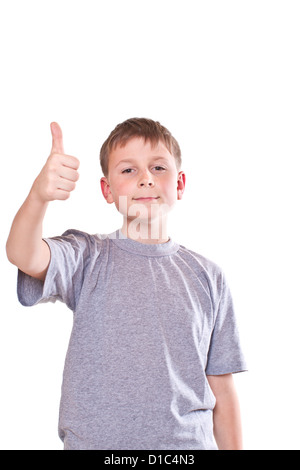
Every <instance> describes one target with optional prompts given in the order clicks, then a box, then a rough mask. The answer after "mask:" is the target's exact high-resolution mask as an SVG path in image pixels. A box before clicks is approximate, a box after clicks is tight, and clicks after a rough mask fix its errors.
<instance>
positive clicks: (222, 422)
mask: <svg viewBox="0 0 300 470" xmlns="http://www.w3.org/2000/svg"><path fill="white" fill-rule="evenodd" d="M207 378H208V381H209V384H210V386H211V388H212V391H213V393H214V395H215V397H216V406H215V408H214V411H213V424H214V436H215V440H216V443H217V445H218V448H219V450H242V447H243V442H242V424H241V414H240V406H239V400H238V396H237V393H236V390H235V386H234V381H233V377H232V375H231V374H227V375H223V376H208V377H207Z"/></svg>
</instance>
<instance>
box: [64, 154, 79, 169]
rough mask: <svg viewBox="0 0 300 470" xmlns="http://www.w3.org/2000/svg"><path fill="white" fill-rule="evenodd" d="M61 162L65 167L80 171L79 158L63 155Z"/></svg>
mask: <svg viewBox="0 0 300 470" xmlns="http://www.w3.org/2000/svg"><path fill="white" fill-rule="evenodd" d="M60 161H61V164H62V165H63V166H66V167H67V168H73V170H78V168H79V165H80V161H79V160H78V158H76V157H72V155H62V157H61V159H60Z"/></svg>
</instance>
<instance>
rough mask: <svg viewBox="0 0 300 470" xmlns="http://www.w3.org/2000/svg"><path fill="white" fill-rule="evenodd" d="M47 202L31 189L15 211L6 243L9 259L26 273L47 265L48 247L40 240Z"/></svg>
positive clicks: (38, 270) (35, 273) (40, 269)
mask: <svg viewBox="0 0 300 470" xmlns="http://www.w3.org/2000/svg"><path fill="white" fill-rule="evenodd" d="M47 207H48V202H45V201H41V200H40V199H39V198H38V197H35V194H34V191H33V190H31V191H30V193H29V195H28V197H27V198H26V200H25V202H24V203H23V205H22V206H21V208H20V209H19V211H18V212H17V214H16V216H15V218H14V221H13V223H12V227H11V230H10V234H9V237H8V240H7V243H6V252H7V257H8V259H9V261H10V262H11V263H13V264H15V265H16V266H17V267H18V268H19V269H21V270H22V271H24V272H26V273H27V274H31V275H36V276H37V277H38V276H39V274H41V276H42V277H43V274H42V273H43V272H44V270H45V269H46V268H47V266H48V262H49V259H50V253H49V248H48V246H47V245H46V243H45V242H44V241H43V240H42V236H43V220H44V217H45V213H46V210H47Z"/></svg>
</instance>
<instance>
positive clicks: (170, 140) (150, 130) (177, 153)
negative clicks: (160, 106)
mask: <svg viewBox="0 0 300 470" xmlns="http://www.w3.org/2000/svg"><path fill="white" fill-rule="evenodd" d="M133 137H143V138H144V139H145V142H147V141H148V140H149V141H150V142H151V144H152V145H153V146H154V145H157V144H158V142H159V141H161V142H162V143H163V144H164V145H165V146H166V148H167V149H168V151H169V152H170V153H171V154H172V155H173V157H174V158H175V162H176V166H177V169H180V167H181V150H180V147H179V144H178V142H177V140H176V139H175V138H174V137H173V136H172V134H171V132H169V131H168V129H166V128H165V127H164V126H162V125H161V124H160V123H159V122H158V121H152V119H146V118H132V119H127V121H124V122H122V123H121V124H118V125H117V126H116V127H115V129H114V130H113V131H112V132H111V133H110V135H109V136H108V138H107V139H106V141H105V142H104V144H103V145H102V147H101V150H100V163H101V168H102V171H103V174H104V176H108V158H109V154H110V152H111V151H112V150H113V149H114V148H115V147H117V145H120V147H124V146H125V145H126V143H127V142H128V141H129V140H130V139H132V138H133Z"/></svg>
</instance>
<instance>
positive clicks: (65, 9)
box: [0, 0, 300, 449]
mask: <svg viewBox="0 0 300 470" xmlns="http://www.w3.org/2000/svg"><path fill="white" fill-rule="evenodd" d="M0 5H1V6H0V44H1V59H0V60H1V62H0V65H1V76H0V80H1V88H0V93H1V96H0V98H1V100H0V102H1V105H0V107H1V110H0V113H1V115H0V119H1V122H0V133H1V139H0V149H1V168H2V171H1V185H0V191H1V233H0V236H1V252H0V258H1V260H0V269H1V284H0V285H1V315H0V322H1V324H0V348H1V350H0V358H1V359H0V360H1V376H0V380H1V387H0V393H1V400H0V433H1V436H0V448H1V449H61V448H62V443H61V441H60V440H59V438H58V436H57V420H58V406H59V399H60V386H61V377H62V370H63V364H64V357H65V352H66V348H67V344H68V340H69V334H70V329H71V325H72V312H71V311H69V310H68V309H67V307H65V306H64V305H63V304H59V303H56V304H55V305H53V304H50V305H48V304H46V305H40V306H36V307H33V308H31V309H29V308H27V309H26V308H24V307H22V306H21V305H20V304H19V303H18V301H17V297H16V268H15V267H14V266H12V265H10V264H9V262H8V261H7V259H6V254H5V242H6V238H7V236H8V233H9V228H10V225H11V222H12V219H13V217H14V215H15V213H16V211H17V209H18V208H19V206H20V205H21V204H22V202H23V200H24V199H25V197H26V195H27V193H28V191H29V189H30V187H31V184H32V182H33V179H34V178H35V177H36V175H37V174H38V172H39V171H40V169H41V167H42V166H43V164H44V162H45V160H46V158H47V156H48V154H49V151H50V147H51V135H50V128H49V124H50V122H51V121H53V120H56V121H57V122H59V123H60V125H61V127H62V129H63V132H64V140H65V150H66V152H67V153H69V154H71V155H75V156H77V157H78V158H79V159H80V161H81V167H80V181H79V182H78V185H77V189H76V191H75V192H74V193H73V194H72V197H71V198H70V199H69V200H68V201H66V202H54V203H52V204H51V206H50V208H49V211H48V214H47V217H46V220H45V225H44V235H45V236H54V235H59V234H61V233H62V232H64V231H65V230H66V229H68V228H77V229H80V230H84V231H87V232H91V233H109V232H111V231H113V230H115V229H117V228H119V226H120V223H121V216H120V215H119V214H118V213H117V211H116V210H115V209H114V208H113V206H109V205H107V204H106V202H105V201H104V199H103V197H102V194H101V192H100V186H99V179H100V177H101V172H100V166H99V161H98V155H99V150H100V146H101V144H102V142H103V141H104V140H105V139H106V137H107V136H108V134H109V132H110V131H111V130H112V129H113V127H114V126H115V125H116V124H118V123H119V122H122V121H123V120H125V119H127V118H129V117H135V116H137V117H150V118H152V119H155V120H159V121H160V122H161V123H162V124H164V125H165V126H166V127H168V128H169V129H170V130H171V132H172V133H173V134H174V136H175V137H176V138H177V140H178V141H179V143H180V145H181V148H182V153H183V168H182V169H183V170H185V171H186V175H187V188H186V193H185V196H184V199H183V200H182V201H180V202H178V206H177V208H176V209H175V211H174V213H173V214H172V219H171V224H170V231H169V235H171V236H172V237H173V238H174V239H176V241H178V242H179V243H181V244H183V245H185V246H187V247H188V248H190V249H193V250H194V251H197V252H199V253H201V254H203V255H204V256H206V257H208V258H210V259H212V260H213V261H215V262H216V263H217V264H219V265H220V266H221V267H222V268H223V270H224V271H225V273H226V274H227V278H228V281H229V283H230V286H231V290H232V293H233V296H234V299H235V305H236V312H237V316H238V321H239V325H240V331H241V337H242V341H243V345H244V350H245V354H246V356H247V359H248V363H249V372H247V373H244V374H239V375H237V376H236V384H237V387H238V391H239V395H240V401H241V408H242V415H243V427H244V444H245V448H246V449H300V435H299V420H300V406H299V396H300V385H299V379H298V376H299V338H298V336H299V328H300V320H299V316H300V308H299V262H300V252H299V236H300V233H299V166H298V160H299V155H300V154H299V150H300V143H299V142H300V139H299V125H300V86H299V84H300V65H299V57H300V56H299V52H300V28H299V24H300V4H299V2H298V1H291V0H283V1H277V0H272V1H266V0H259V1H257V0H251V1H244V0H236V1H231V0H230V1H226V0H222V1H214V0H209V1H200V0H197V1H196V0H184V1H183V0H180V1H178V0H151V2H150V1H142V0H139V1H134V0H126V1H123V0H122V1H121V0H109V1H104V0H98V1H93V0H84V1H83V0H81V1H78V0H43V1H40V0H27V1H26V2H25V1H21V0H19V1H17V0H2V1H1V4H0Z"/></svg>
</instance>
